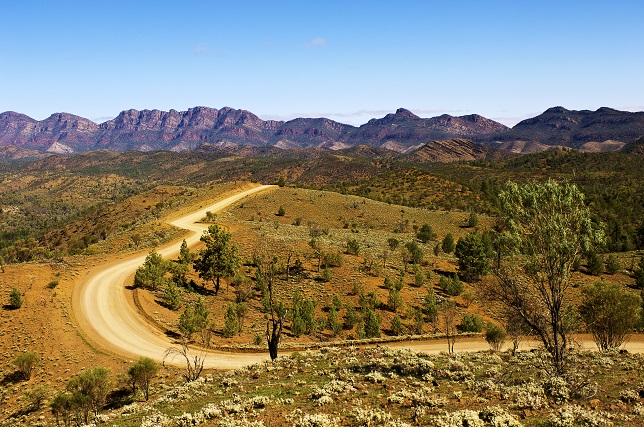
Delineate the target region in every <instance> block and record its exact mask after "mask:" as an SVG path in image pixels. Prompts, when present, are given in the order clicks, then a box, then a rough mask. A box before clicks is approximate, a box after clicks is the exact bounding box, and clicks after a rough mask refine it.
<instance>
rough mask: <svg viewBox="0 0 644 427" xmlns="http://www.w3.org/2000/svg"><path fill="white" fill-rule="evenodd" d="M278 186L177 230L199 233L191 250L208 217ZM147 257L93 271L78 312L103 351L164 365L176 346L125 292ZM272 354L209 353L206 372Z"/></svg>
mask: <svg viewBox="0 0 644 427" xmlns="http://www.w3.org/2000/svg"><path fill="white" fill-rule="evenodd" d="M271 187H273V186H269V185H262V186H259V187H255V188H252V189H250V190H245V191H241V192H239V193H237V194H235V195H234V196H230V197H228V198H226V199H224V200H221V201H220V202H217V203H215V204H214V205H211V206H208V207H206V208H203V209H201V210H199V211H197V212H194V213H192V214H190V215H186V216H184V217H182V218H179V219H177V220H175V221H172V222H171V224H173V225H175V226H177V227H181V228H185V229H188V230H190V231H193V233H191V234H190V235H189V236H187V237H186V242H187V243H188V246H189V247H190V246H192V245H194V244H195V243H197V242H198V241H199V238H200V237H201V234H202V233H203V231H204V230H205V229H206V228H207V225H205V224H197V223H196V222H197V221H199V220H200V219H202V218H203V217H205V216H206V212H207V211H210V212H213V213H214V212H218V211H221V210H222V209H224V208H226V207H227V206H229V205H231V204H233V203H235V202H237V201H239V200H241V199H243V198H244V197H247V196H249V195H251V194H255V193H257V192H259V191H263V190H267V189H269V188H271ZM180 246H181V244H180V243H174V244H172V245H168V246H165V247H163V248H158V249H157V251H158V252H159V253H160V254H161V255H163V257H164V258H166V259H167V258H171V257H176V255H177V254H178V253H179V247H180ZM146 255H147V254H142V255H136V256H130V257H125V258H123V259H122V260H119V261H116V262H113V263H109V264H106V265H102V266H100V267H98V268H96V269H94V271H92V272H91V273H90V274H89V275H88V277H87V278H86V279H85V280H84V281H83V283H81V284H80V286H77V287H76V289H74V296H73V306H74V314H75V316H76V321H77V322H78V324H79V326H80V327H81V329H82V331H83V332H84V335H85V336H86V337H87V339H88V340H89V341H90V342H92V343H93V344H94V345H95V346H97V347H98V348H102V349H105V350H107V351H109V352H112V353H116V354H119V355H122V356H125V357H131V358H133V359H136V358H138V357H140V356H147V357H150V358H152V359H154V360H156V361H158V362H160V361H162V360H163V355H164V353H165V351H166V350H167V349H168V348H169V347H171V346H173V342H172V340H171V339H170V338H168V337H167V336H165V335H164V334H162V333H161V332H159V331H157V330H155V329H154V328H152V327H150V325H148V324H147V323H146V322H145V321H144V320H143V319H142V318H141V316H140V315H139V314H138V313H137V312H136V310H135V309H134V307H133V305H132V304H131V302H130V301H128V298H127V294H126V289H125V286H126V285H128V284H130V283H127V281H128V280H130V281H131V280H132V277H133V274H134V272H135V271H136V269H137V268H138V267H139V266H140V265H141V264H143V261H145V257H146ZM267 357H268V353H266V354H234V353H224V352H215V351H212V352H209V353H208V355H207V357H206V361H205V363H204V367H206V368H220V369H235V368H238V367H241V366H244V365H248V364H251V363H256V362H259V361H262V360H266V359H267ZM168 362H170V363H173V364H177V365H183V364H185V361H184V360H181V359H179V358H175V359H174V360H173V361H171V360H166V363H168Z"/></svg>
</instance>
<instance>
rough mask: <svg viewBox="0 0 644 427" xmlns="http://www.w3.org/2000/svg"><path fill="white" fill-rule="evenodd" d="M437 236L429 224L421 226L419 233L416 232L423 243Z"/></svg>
mask: <svg viewBox="0 0 644 427" xmlns="http://www.w3.org/2000/svg"><path fill="white" fill-rule="evenodd" d="M434 237H435V235H434V230H433V229H432V226H431V225H429V224H423V225H422V226H421V227H420V230H419V231H418V233H416V238H417V239H418V240H420V241H421V242H423V243H427V242H429V241H430V240H432V239H433V238H434Z"/></svg>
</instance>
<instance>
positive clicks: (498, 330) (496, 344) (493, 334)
mask: <svg viewBox="0 0 644 427" xmlns="http://www.w3.org/2000/svg"><path fill="white" fill-rule="evenodd" d="M506 336H507V333H506V332H505V329H503V328H502V327H501V326H498V325H496V324H494V323H492V322H488V324H487V326H486V328H485V341H487V343H488V344H489V345H490V348H491V349H492V350H494V351H499V350H500V349H501V347H502V346H503V343H504V342H505V337H506Z"/></svg>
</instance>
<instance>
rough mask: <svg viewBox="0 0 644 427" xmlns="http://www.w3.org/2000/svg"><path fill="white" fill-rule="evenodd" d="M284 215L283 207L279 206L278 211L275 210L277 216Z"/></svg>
mask: <svg viewBox="0 0 644 427" xmlns="http://www.w3.org/2000/svg"><path fill="white" fill-rule="evenodd" d="M284 215H286V209H284V206H282V205H280V207H279V209H278V210H277V216H284Z"/></svg>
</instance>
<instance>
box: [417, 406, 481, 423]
mask: <svg viewBox="0 0 644 427" xmlns="http://www.w3.org/2000/svg"><path fill="white" fill-rule="evenodd" d="M430 425H433V426H435V427H485V422H484V421H483V420H482V419H481V418H479V413H478V412H476V411H472V410H469V409H463V410H459V411H454V412H448V413H445V414H443V415H439V416H437V417H434V418H433V419H432V421H431V423H430Z"/></svg>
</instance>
